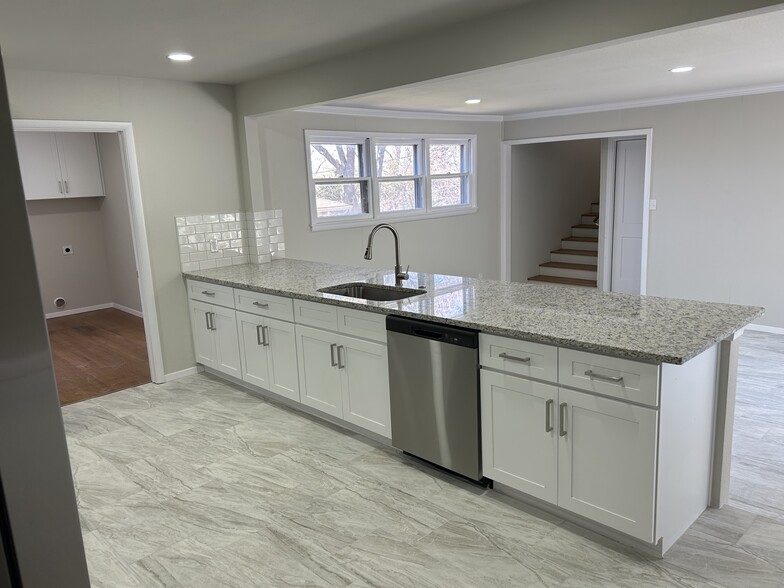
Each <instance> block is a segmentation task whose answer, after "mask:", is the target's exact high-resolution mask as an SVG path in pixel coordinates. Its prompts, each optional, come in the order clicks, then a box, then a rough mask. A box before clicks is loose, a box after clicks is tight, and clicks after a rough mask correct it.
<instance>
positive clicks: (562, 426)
mask: <svg viewBox="0 0 784 588" xmlns="http://www.w3.org/2000/svg"><path fill="white" fill-rule="evenodd" d="M560 409H561V410H560V412H561V414H559V415H558V416H559V417H560V418H559V419H558V421H559V422H558V434H559V435H560V436H561V437H566V403H565V402H562V403H561V406H560Z"/></svg>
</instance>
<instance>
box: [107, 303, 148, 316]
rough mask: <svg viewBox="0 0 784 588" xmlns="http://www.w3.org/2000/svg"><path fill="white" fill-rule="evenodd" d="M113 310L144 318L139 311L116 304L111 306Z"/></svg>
mask: <svg viewBox="0 0 784 588" xmlns="http://www.w3.org/2000/svg"><path fill="white" fill-rule="evenodd" d="M112 307H113V308H116V309H117V310H121V311H122V312H125V313H127V314H131V315H133V316H138V317H139V318H144V313H143V312H142V311H141V310H136V309H135V308H130V307H128V306H123V305H122V304H117V303H116V302H115V303H114V304H112Z"/></svg>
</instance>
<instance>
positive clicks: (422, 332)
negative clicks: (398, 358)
mask: <svg viewBox="0 0 784 588" xmlns="http://www.w3.org/2000/svg"><path fill="white" fill-rule="evenodd" d="M412 332H413V333H414V335H416V336H417V337H424V338H426V339H432V340H433V341H443V340H444V337H446V333H437V332H435V331H428V330H427V329H413V331H412Z"/></svg>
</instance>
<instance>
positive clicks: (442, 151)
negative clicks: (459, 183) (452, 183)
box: [430, 143, 466, 174]
mask: <svg viewBox="0 0 784 588" xmlns="http://www.w3.org/2000/svg"><path fill="white" fill-rule="evenodd" d="M464 152H465V145H448V144H443V143H441V144H439V143H431V144H430V173H431V174H460V173H463V172H465V171H466V170H465V166H464V164H463V161H464V157H463V153H464Z"/></svg>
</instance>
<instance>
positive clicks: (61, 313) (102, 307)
mask: <svg viewBox="0 0 784 588" xmlns="http://www.w3.org/2000/svg"><path fill="white" fill-rule="evenodd" d="M107 308H114V303H113V302H107V303H106V304H96V305H95V306H84V307H82V308H72V309H70V310H58V311H55V312H47V313H46V315H45V316H46V318H48V319H50V318H58V317H61V316H69V315H72V314H82V313H83V312H92V311H94V310H105V309H107Z"/></svg>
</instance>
